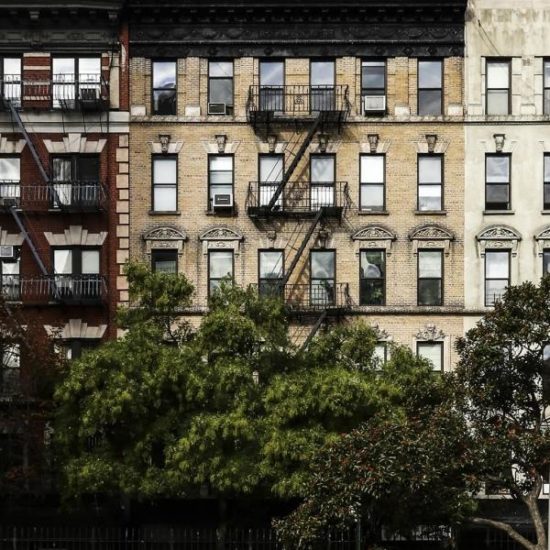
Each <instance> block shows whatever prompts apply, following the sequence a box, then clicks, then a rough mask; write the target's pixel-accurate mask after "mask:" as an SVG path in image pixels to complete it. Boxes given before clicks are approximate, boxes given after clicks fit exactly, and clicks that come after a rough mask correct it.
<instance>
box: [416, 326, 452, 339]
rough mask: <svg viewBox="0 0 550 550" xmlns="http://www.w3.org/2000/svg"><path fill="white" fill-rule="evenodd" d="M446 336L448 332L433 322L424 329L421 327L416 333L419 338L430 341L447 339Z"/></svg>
mask: <svg viewBox="0 0 550 550" xmlns="http://www.w3.org/2000/svg"><path fill="white" fill-rule="evenodd" d="M445 337H446V334H445V333H444V332H443V331H442V330H441V329H438V328H437V327H436V326H435V325H434V324H432V323H428V324H427V325H426V326H425V327H424V328H423V329H420V330H419V331H418V332H417V333H416V339H417V340H424V341H429V342H433V341H437V340H445Z"/></svg>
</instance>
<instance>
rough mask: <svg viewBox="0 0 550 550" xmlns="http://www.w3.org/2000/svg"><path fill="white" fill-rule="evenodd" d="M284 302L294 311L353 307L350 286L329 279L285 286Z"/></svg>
mask: <svg viewBox="0 0 550 550" xmlns="http://www.w3.org/2000/svg"><path fill="white" fill-rule="evenodd" d="M284 300H285V304H286V306H287V307H288V308H289V309H291V310H294V311H308V310H312V311H314V310H324V309H347V308H350V307H351V306H352V300H351V296H350V293H349V284H348V283H335V282H334V281H332V280H329V279H326V280H316V281H311V282H310V283H308V284H290V285H285V289H284Z"/></svg>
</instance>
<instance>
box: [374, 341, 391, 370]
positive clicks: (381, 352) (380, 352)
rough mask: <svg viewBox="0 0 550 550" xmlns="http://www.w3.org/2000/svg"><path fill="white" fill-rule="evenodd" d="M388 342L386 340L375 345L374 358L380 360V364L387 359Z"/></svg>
mask: <svg viewBox="0 0 550 550" xmlns="http://www.w3.org/2000/svg"><path fill="white" fill-rule="evenodd" d="M387 350H388V344H387V343H386V342H379V343H378V344H376V345H375V346H374V353H373V354H372V358H373V359H374V360H375V361H377V362H378V364H379V365H381V364H384V363H385V362H386V360H387Z"/></svg>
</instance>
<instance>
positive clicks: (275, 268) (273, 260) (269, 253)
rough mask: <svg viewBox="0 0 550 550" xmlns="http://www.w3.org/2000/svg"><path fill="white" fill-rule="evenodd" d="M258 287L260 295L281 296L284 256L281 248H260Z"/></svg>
mask: <svg viewBox="0 0 550 550" xmlns="http://www.w3.org/2000/svg"><path fill="white" fill-rule="evenodd" d="M259 254H260V256H259V288H260V295H261V296H282V295H283V287H282V283H283V277H284V272H285V257H284V252H283V251H282V250H260V253H259Z"/></svg>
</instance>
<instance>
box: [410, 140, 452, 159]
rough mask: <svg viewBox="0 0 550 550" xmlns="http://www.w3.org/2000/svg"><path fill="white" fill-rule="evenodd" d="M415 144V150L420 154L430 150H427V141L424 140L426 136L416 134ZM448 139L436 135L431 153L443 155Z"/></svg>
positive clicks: (447, 146)
mask: <svg viewBox="0 0 550 550" xmlns="http://www.w3.org/2000/svg"><path fill="white" fill-rule="evenodd" d="M414 144H415V145H416V152H417V153H418V154H421V155H426V154H428V153H429V152H430V151H429V150H428V142H427V141H426V136H425V135H422V136H418V139H417V140H416V141H415V142H414ZM449 144H450V141H449V140H447V139H445V138H443V137H441V136H440V135H438V136H437V141H436V142H435V146H434V150H433V154H434V155H443V154H445V153H446V151H447V149H448V148H449Z"/></svg>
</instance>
